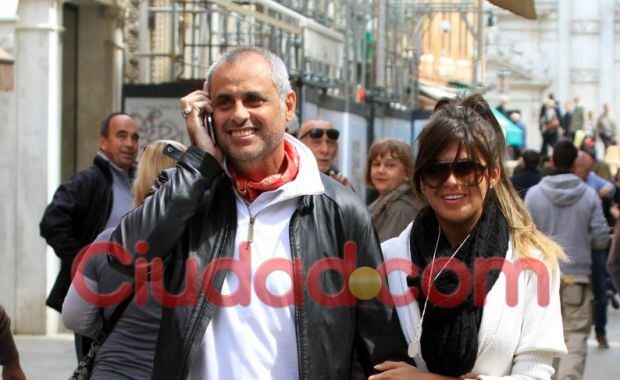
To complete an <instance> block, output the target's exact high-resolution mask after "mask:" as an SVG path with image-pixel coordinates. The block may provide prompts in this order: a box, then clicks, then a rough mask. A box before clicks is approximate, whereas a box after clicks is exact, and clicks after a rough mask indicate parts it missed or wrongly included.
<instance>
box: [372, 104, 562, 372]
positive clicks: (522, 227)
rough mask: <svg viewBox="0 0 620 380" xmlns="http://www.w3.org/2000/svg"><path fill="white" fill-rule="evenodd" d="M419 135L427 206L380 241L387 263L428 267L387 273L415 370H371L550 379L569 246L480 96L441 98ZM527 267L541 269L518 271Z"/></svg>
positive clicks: (391, 366) (419, 185)
mask: <svg viewBox="0 0 620 380" xmlns="http://www.w3.org/2000/svg"><path fill="white" fill-rule="evenodd" d="M418 141H419V146H420V150H419V152H418V156H417V158H416V163H415V171H414V177H413V182H414V186H415V189H416V192H417V193H418V194H420V196H421V197H422V198H423V199H424V200H425V201H426V202H427V203H428V206H427V207H425V208H424V209H422V211H420V213H419V214H418V216H417V217H416V219H415V220H414V222H413V224H411V225H410V226H408V227H407V229H405V231H403V233H401V234H400V236H399V237H397V238H395V239H391V240H388V241H387V242H385V243H383V244H382V249H383V252H384V255H385V259H386V261H388V264H387V271H388V272H390V265H391V264H390V263H389V261H392V262H393V263H394V262H396V261H397V260H394V259H406V260H411V261H412V262H413V264H415V267H416V268H417V269H418V271H419V272H415V271H410V272H409V273H407V274H408V275H409V276H408V277H406V276H405V274H404V273H403V272H398V271H393V272H391V274H390V275H389V280H388V281H389V285H390V292H391V293H392V298H393V300H394V302H395V304H396V307H397V312H398V315H399V319H400V322H401V325H402V328H403V332H404V334H405V337H406V339H407V341H408V343H409V355H410V356H411V357H413V358H414V360H415V362H416V365H417V368H415V367H412V366H410V365H407V364H405V363H402V362H400V363H395V362H385V363H382V364H380V365H378V366H377V367H376V368H377V370H378V371H380V372H381V373H380V374H378V375H374V376H371V377H370V379H372V380H376V379H385V378H402V379H405V378H406V379H421V378H424V379H433V378H434V379H445V378H484V377H485V376H490V377H493V378H497V377H511V376H514V377H518V378H532V379H549V378H550V377H551V375H552V374H553V372H554V370H553V366H552V362H553V359H554V357H556V356H558V355H559V354H562V353H564V352H566V346H565V344H564V337H563V333H562V318H561V314H560V302H559V294H558V289H559V281H560V273H559V270H558V260H559V259H564V257H565V255H564V253H563V252H562V250H561V249H560V248H559V246H558V245H556V244H555V243H554V242H552V241H551V240H550V239H549V238H547V237H545V236H544V235H543V234H542V233H541V232H539V231H538V230H537V229H536V228H535V227H534V225H533V223H532V219H531V217H530V215H529V213H528V212H527V210H526V209H525V206H524V204H523V202H522V201H521V199H520V198H519V196H518V194H517V193H516V191H515V190H514V189H513V187H512V185H511V184H510V181H509V178H508V176H507V174H506V170H505V168H504V164H503V161H502V160H503V157H504V153H505V148H506V146H505V141H504V137H503V134H502V130H501V127H500V126H499V124H498V123H497V121H496V120H495V118H494V117H493V114H492V112H491V110H490V109H489V106H488V104H487V103H486V102H485V101H484V99H483V98H482V97H481V96H480V95H477V94H475V95H472V96H470V97H467V98H465V99H455V100H447V99H444V100H441V101H439V103H438V104H437V106H436V107H435V111H434V113H433V115H432V117H431V119H430V121H429V123H428V125H427V126H426V128H424V130H423V131H422V133H421V134H420V136H419V137H418ZM401 261H402V260H401ZM515 262H517V263H518V265H517V264H515ZM521 267H523V268H526V269H532V270H525V271H523V274H522V275H519V273H520V269H521ZM491 268H496V269H499V268H503V272H504V274H505V275H502V276H500V275H499V274H500V272H499V270H491ZM409 269H410V268H409V267H408V268H404V267H403V268H399V270H401V271H402V270H405V271H407V270H409ZM423 274H424V275H423ZM410 286H411V287H412V288H409V287H410ZM428 289H431V291H430V292H429V291H428ZM427 295H428V298H427ZM415 296H417V298H416V297H415ZM390 376H392V377H390ZM514 377H513V378H514Z"/></svg>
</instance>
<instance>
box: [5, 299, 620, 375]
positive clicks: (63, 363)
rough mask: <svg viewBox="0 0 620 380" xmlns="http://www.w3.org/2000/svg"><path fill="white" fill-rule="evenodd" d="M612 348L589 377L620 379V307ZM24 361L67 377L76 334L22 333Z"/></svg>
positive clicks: (591, 361) (613, 314)
mask: <svg viewBox="0 0 620 380" xmlns="http://www.w3.org/2000/svg"><path fill="white" fill-rule="evenodd" d="M607 328H608V338H609V345H610V346H611V348H610V349H609V350H599V349H598V348H597V346H596V342H595V341H594V339H590V341H589V342H588V344H589V352H588V363H587V367H586V376H585V379H586V380H599V379H600V380H603V379H605V380H606V379H620V366H618V360H619V359H620V311H618V310H613V309H610V311H609V325H608V327H607ZM17 345H18V347H19V351H20V353H21V356H22V364H23V366H24V370H25V371H26V375H27V376H28V379H30V380H55V379H66V378H67V377H68V376H69V374H70V373H71V371H72V370H73V368H74V367H75V365H76V362H75V356H74V351H73V335H69V334H63V335H55V336H46V337H40V336H24V335H21V336H18V337H17Z"/></svg>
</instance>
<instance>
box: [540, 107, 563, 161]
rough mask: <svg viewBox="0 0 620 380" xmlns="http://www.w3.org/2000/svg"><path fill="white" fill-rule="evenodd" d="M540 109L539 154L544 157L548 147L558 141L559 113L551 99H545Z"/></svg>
mask: <svg viewBox="0 0 620 380" xmlns="http://www.w3.org/2000/svg"><path fill="white" fill-rule="evenodd" d="M542 111H543V112H541V114H542V116H541V117H540V133H541V135H542V146H541V148H540V154H541V155H542V156H543V157H545V156H547V152H548V148H549V147H553V146H554V145H555V143H556V141H558V136H559V127H560V114H559V111H558V110H557V109H556V104H555V102H554V101H553V99H547V100H546V101H545V105H544V106H543V110H542Z"/></svg>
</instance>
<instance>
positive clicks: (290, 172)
mask: <svg viewBox="0 0 620 380" xmlns="http://www.w3.org/2000/svg"><path fill="white" fill-rule="evenodd" d="M298 171H299V154H298V153H297V150H295V147H294V146H293V144H291V143H290V142H288V141H286V140H284V161H282V166H280V172H279V173H277V174H273V175H270V176H267V177H265V178H263V179H262V180H260V181H258V182H253V181H250V180H249V179H247V178H245V177H242V176H241V175H240V174H238V173H237V172H236V171H235V170H234V169H233V168H232V167H230V166H228V173H230V177H231V178H232V181H233V184H234V185H235V188H236V189H237V191H238V192H239V195H241V196H242V197H243V198H245V199H246V200H247V201H248V202H250V203H252V202H254V200H255V199H256V198H258V196H259V195H261V194H262V193H263V192H265V191H271V190H275V189H277V188H279V187H280V186H282V185H284V184H285V183H288V182H291V181H292V180H294V179H295V177H297V172H298Z"/></svg>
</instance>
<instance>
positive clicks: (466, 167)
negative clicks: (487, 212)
mask: <svg viewBox="0 0 620 380" xmlns="http://www.w3.org/2000/svg"><path fill="white" fill-rule="evenodd" d="M485 170H486V167H485V166H484V165H482V164H481V163H479V162H478V161H474V160H459V161H452V162H433V163H432V164H429V165H428V166H427V167H425V168H423V169H422V172H421V174H420V178H421V179H422V182H423V183H424V184H425V185H426V186H428V187H430V188H433V189H436V188H438V187H440V186H441V185H443V183H444V182H446V180H447V179H448V177H450V173H454V176H455V177H456V179H458V180H459V182H461V183H462V184H464V185H466V186H476V185H479V184H480V182H482V178H483V177H484V171H485Z"/></svg>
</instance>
